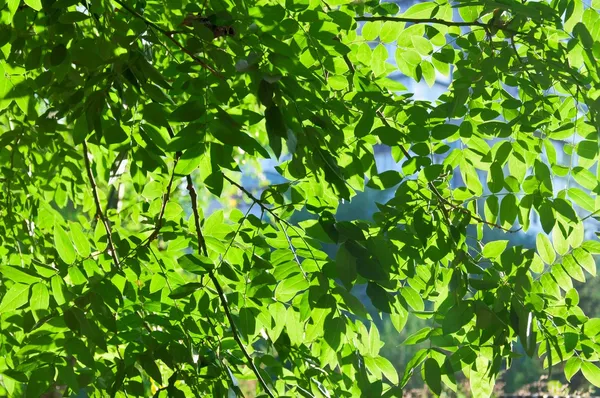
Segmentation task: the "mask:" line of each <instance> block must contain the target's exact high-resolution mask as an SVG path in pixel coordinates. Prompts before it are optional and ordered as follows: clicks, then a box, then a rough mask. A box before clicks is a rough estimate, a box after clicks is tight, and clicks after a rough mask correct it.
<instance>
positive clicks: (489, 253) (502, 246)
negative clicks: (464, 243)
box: [481, 240, 508, 259]
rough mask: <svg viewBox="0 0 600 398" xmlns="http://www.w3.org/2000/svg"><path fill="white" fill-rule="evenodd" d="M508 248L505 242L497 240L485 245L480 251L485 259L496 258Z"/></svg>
mask: <svg viewBox="0 0 600 398" xmlns="http://www.w3.org/2000/svg"><path fill="white" fill-rule="evenodd" d="M507 246H508V241H507V240H497V241H492V242H489V243H486V245H485V246H484V247H483V250H482V251H481V254H482V255H483V256H484V257H487V258H492V259H493V258H496V257H498V256H500V255H501V254H502V253H503V252H504V250H506V247H507Z"/></svg>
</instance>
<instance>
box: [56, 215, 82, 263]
mask: <svg viewBox="0 0 600 398" xmlns="http://www.w3.org/2000/svg"><path fill="white" fill-rule="evenodd" d="M54 247H55V248H56V251H57V252H58V255H59V256H60V258H61V259H62V260H63V261H64V262H65V263H67V264H73V263H74V262H75V259H76V258H77V255H76V254H75V248H74V247H73V243H72V242H71V239H70V238H69V235H67V233H66V232H65V230H64V229H63V228H62V227H61V226H60V225H59V224H54Z"/></svg>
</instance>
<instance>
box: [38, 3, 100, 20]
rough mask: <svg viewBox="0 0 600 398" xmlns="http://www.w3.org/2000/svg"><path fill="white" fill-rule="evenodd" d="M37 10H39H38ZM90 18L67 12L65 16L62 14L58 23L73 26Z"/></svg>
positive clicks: (74, 12)
mask: <svg viewBox="0 0 600 398" xmlns="http://www.w3.org/2000/svg"><path fill="white" fill-rule="evenodd" d="M40 7H41V3H40ZM37 10H39V9H37ZM88 18H89V16H87V15H85V14H84V13H82V12H79V11H68V12H65V13H64V14H62V15H61V16H60V17H59V18H58V22H60V23H64V24H72V23H77V22H81V21H85V20H86V19H88Z"/></svg>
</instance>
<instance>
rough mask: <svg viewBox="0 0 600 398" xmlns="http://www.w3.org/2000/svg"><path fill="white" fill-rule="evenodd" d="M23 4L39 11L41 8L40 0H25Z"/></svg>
mask: <svg viewBox="0 0 600 398" xmlns="http://www.w3.org/2000/svg"><path fill="white" fill-rule="evenodd" d="M25 4H27V5H28V6H29V7H31V8H33V9H34V10H36V11H40V10H41V9H42V2H41V0H25Z"/></svg>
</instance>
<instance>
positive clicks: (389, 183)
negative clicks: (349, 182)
mask: <svg viewBox="0 0 600 398" xmlns="http://www.w3.org/2000/svg"><path fill="white" fill-rule="evenodd" d="M401 181H402V175H401V174H400V173H399V172H397V171H395V170H387V171H384V172H383V173H380V174H377V175H375V176H373V177H372V178H371V180H370V181H369V183H368V184H367V186H368V187H369V188H372V189H389V188H392V187H394V186H396V185H398V184H400V182H401Z"/></svg>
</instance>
